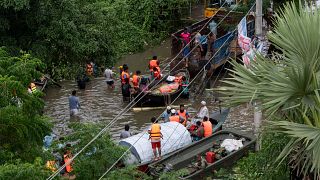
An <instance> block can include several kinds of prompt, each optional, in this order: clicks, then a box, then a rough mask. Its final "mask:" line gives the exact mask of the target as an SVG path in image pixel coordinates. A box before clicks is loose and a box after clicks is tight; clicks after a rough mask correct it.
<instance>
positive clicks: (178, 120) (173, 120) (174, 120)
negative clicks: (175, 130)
mask: <svg viewBox="0 0 320 180" xmlns="http://www.w3.org/2000/svg"><path fill="white" fill-rule="evenodd" d="M169 120H170V122H177V123H180V116H179V115H174V116H170V117H169Z"/></svg>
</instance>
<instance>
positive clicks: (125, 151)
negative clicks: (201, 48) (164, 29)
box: [99, 6, 253, 180]
mask: <svg viewBox="0 0 320 180" xmlns="http://www.w3.org/2000/svg"><path fill="white" fill-rule="evenodd" d="M252 7H253V6H252ZM234 8H236V7H234ZM234 8H233V9H234ZM233 9H232V10H233ZM251 9H252V8H250V10H249V11H248V12H247V14H246V15H245V16H244V17H246V16H247V15H248V13H249V12H250V11H251ZM232 10H231V11H232ZM231 11H230V12H231ZM230 12H229V13H230ZM229 13H228V14H229ZM228 14H227V15H228ZM227 15H226V16H227ZM226 16H225V17H226ZM236 30H237V28H236V29H235V30H234V31H233V33H234V32H235V31H236ZM209 34H210V33H209ZM231 36H232V35H231V34H230V36H229V37H228V38H227V40H229V39H230V37H231ZM227 40H226V41H225V42H224V43H223V45H224V44H225V43H226V42H227ZM223 45H222V46H221V47H220V48H219V50H218V51H217V52H216V53H215V54H214V55H213V56H212V57H211V59H210V60H209V61H208V62H207V63H206V65H208V64H209V63H210V62H211V60H212V59H213V58H214V57H215V55H216V54H217V53H218V52H219V51H220V50H221V48H222V47H223ZM206 65H205V66H206ZM224 65H225V63H224ZM205 66H204V67H205ZM203 70H204V68H202V70H201V71H200V72H199V73H198V74H197V75H196V77H195V78H193V80H192V81H191V82H190V83H189V84H188V86H189V85H190V84H192V83H193V82H194V80H195V79H196V78H197V76H198V75H199V74H200V73H201V72H202V71H203ZM221 71H222V69H221V70H220V72H219V75H220V73H221ZM219 75H218V76H219ZM217 78H218V77H217ZM216 80H217V79H216ZM188 86H187V87H188ZM182 93H183V91H181V93H180V94H179V95H178V96H177V98H175V100H174V101H173V102H172V103H171V104H173V103H174V102H175V101H176V100H177V99H178V98H179V96H180V95H181V94H182ZM160 116H161V115H160ZM160 116H159V117H158V118H157V120H158V119H159V118H160ZM178 125H179V124H178ZM178 125H177V126H176V128H177V127H178ZM176 128H175V129H176ZM183 134H184V133H183ZM143 135H144V133H143V134H142V135H141V136H140V137H139V138H138V139H137V140H136V141H135V142H134V143H133V144H132V145H131V146H130V147H129V148H128V149H127V150H126V151H125V152H124V153H123V154H122V155H121V156H120V158H118V160H117V161H116V162H115V163H114V164H113V165H112V166H111V167H110V168H109V169H108V170H107V171H106V172H105V173H104V174H103V175H102V176H101V177H100V178H99V180H100V179H102V178H103V177H104V176H105V175H106V174H107V173H108V172H109V171H110V170H111V169H112V168H113V167H114V166H115V165H116V164H117V163H118V162H119V161H120V160H121V159H122V158H123V157H124V156H125V155H126V153H127V152H129V150H130V149H131V148H132V147H133V145H134V144H135V143H137V142H138V141H139V140H140V139H141V137H142V136H143ZM172 135H173V133H172V134H171V135H170V136H169V138H168V140H169V139H170V137H171V136H172ZM168 140H167V141H166V142H165V143H164V145H163V146H165V144H166V143H167V142H168Z"/></svg>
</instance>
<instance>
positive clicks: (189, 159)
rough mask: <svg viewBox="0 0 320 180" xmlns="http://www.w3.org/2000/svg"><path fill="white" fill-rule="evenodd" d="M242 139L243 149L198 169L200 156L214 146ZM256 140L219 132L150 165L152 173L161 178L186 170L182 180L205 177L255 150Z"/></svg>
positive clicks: (231, 132) (227, 132)
mask: <svg viewBox="0 0 320 180" xmlns="http://www.w3.org/2000/svg"><path fill="white" fill-rule="evenodd" d="M235 138H236V139H240V138H244V139H245V141H243V147H242V148H240V149H239V150H236V151H233V152H231V153H227V154H225V156H221V157H220V158H221V159H218V160H215V161H214V162H213V163H208V164H207V166H206V167H197V166H195V165H194V163H195V161H198V160H197V159H198V158H199V155H201V156H202V155H203V154H205V153H206V152H208V151H209V150H210V149H211V148H212V147H213V146H215V145H214V143H216V144H220V143H221V142H222V141H223V140H225V139H235ZM254 147H255V138H253V137H250V136H247V135H243V134H242V133H240V132H236V131H225V130H222V131H219V132H217V133H215V134H213V135H212V136H210V137H208V138H205V139H202V140H200V141H198V142H196V143H193V144H191V145H189V146H187V147H185V148H183V149H180V150H178V151H176V152H175V153H173V154H171V155H170V156H167V157H165V158H163V159H162V160H159V161H156V162H154V163H152V164H150V165H149V168H150V172H151V174H152V175H153V176H155V177H159V176H160V175H161V173H163V172H166V171H168V170H169V169H170V170H175V171H176V170H180V169H183V168H186V169H187V170H188V172H189V173H188V174H187V175H185V176H183V177H181V179H195V178H196V177H198V178H199V177H201V176H204V175H205V174H206V173H210V172H211V173H212V171H213V170H218V169H220V168H222V167H225V168H226V167H230V166H231V165H233V164H234V163H235V162H236V161H237V160H239V159H240V158H241V157H243V156H245V155H246V154H248V152H249V151H250V150H254Z"/></svg>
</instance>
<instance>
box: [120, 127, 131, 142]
mask: <svg viewBox="0 0 320 180" xmlns="http://www.w3.org/2000/svg"><path fill="white" fill-rule="evenodd" d="M129 129H130V126H129V124H126V125H125V126H124V131H122V132H121V134H120V139H125V138H128V137H130V136H132V134H131V132H130V131H129Z"/></svg>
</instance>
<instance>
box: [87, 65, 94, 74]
mask: <svg viewBox="0 0 320 180" xmlns="http://www.w3.org/2000/svg"><path fill="white" fill-rule="evenodd" d="M92 73H93V66H92V64H91V63H90V62H88V63H87V64H86V74H87V75H88V76H92Z"/></svg>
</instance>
